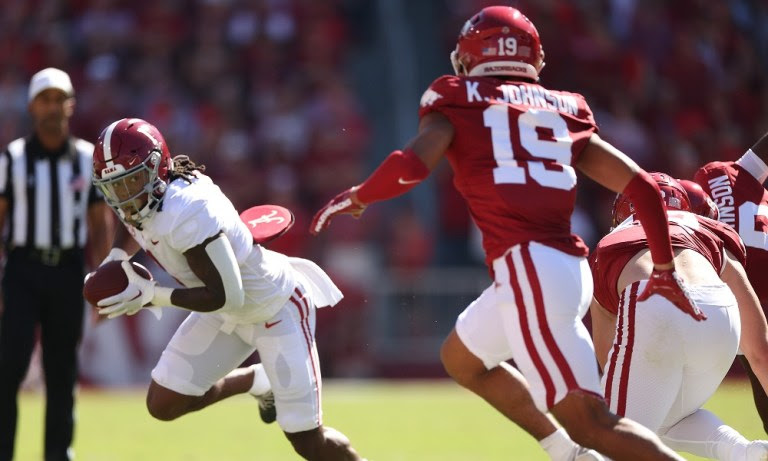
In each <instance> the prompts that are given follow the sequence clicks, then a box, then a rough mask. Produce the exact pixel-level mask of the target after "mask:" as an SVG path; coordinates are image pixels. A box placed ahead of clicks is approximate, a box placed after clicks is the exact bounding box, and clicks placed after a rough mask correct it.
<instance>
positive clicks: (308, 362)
mask: <svg viewBox="0 0 768 461" xmlns="http://www.w3.org/2000/svg"><path fill="white" fill-rule="evenodd" d="M93 162H94V163H93V182H94V184H95V185H96V186H98V187H99V188H100V189H101V190H102V191H103V192H104V197H105V200H106V201H107V203H108V204H109V205H110V206H112V208H113V209H114V210H115V212H116V213H117V215H118V216H119V217H120V220H121V221H122V222H123V224H124V226H119V228H120V230H119V231H118V235H117V236H116V239H115V248H113V249H112V251H111V253H110V255H109V257H108V258H107V259H106V260H105V261H104V262H107V261H111V260H124V262H123V264H122V267H123V270H125V272H126V274H127V276H128V280H129V284H128V287H127V288H126V289H125V290H124V291H123V292H122V293H120V294H117V295H115V296H111V297H108V298H105V299H103V300H101V301H100V302H99V303H98V304H99V306H100V311H99V312H100V313H101V314H103V315H107V316H109V317H110V318H113V317H116V316H120V315H123V314H128V315H133V314H135V313H136V312H138V311H139V310H140V309H142V308H143V307H147V306H174V307H179V308H182V309H187V310H190V311H192V313H191V314H190V315H189V316H188V317H187V318H186V319H185V320H184V322H183V323H182V324H181V326H180V327H179V329H178V330H177V331H176V333H175V334H174V336H173V338H171V340H170V342H169V343H168V346H167V347H166V348H165V350H164V351H163V353H162V356H161V357H160V360H159V362H158V363H157V366H155V368H154V369H153V370H152V382H151V384H150V385H149V390H148V392H147V409H148V410H149V413H150V414H151V415H152V416H153V417H155V418H157V419H160V420H163V421H170V420H173V419H176V418H178V417H180V416H182V415H184V414H187V413H189V412H191V411H195V410H200V409H201V408H204V407H206V406H208V405H211V404H213V403H215V402H218V401H219V400H222V399H224V398H227V397H229V396H232V395H235V394H241V393H246V392H250V393H251V394H252V395H254V396H257V398H260V399H261V401H260V408H262V409H266V410H269V408H268V407H269V403H270V402H271V398H274V405H275V407H276V412H277V415H276V419H277V422H278V424H279V425H280V427H281V428H282V429H283V431H284V432H285V435H286V437H287V438H288V440H289V441H290V442H291V444H292V445H293V448H294V449H295V450H296V452H297V453H298V454H299V455H301V456H302V457H304V458H305V459H315V460H326V459H328V460H330V459H334V460H357V459H360V457H359V456H358V455H357V453H356V452H355V450H354V449H353V448H352V447H351V446H350V443H349V440H348V439H347V438H346V437H345V436H344V435H343V434H341V433H340V432H338V431H336V430H334V429H332V428H329V427H324V426H323V424H322V409H321V407H320V390H321V377H320V365H319V363H318V357H317V350H316V348H315V339H314V329H315V309H316V307H322V306H329V305H334V304H336V303H337V302H338V301H339V300H340V299H341V297H342V295H341V292H340V291H339V290H338V288H336V286H335V285H334V284H333V282H332V281H331V280H330V278H329V277H328V276H327V275H326V274H325V272H323V270H322V269H320V268H319V267H318V266H317V265H316V264H314V263H313V262H311V261H308V260H305V259H299V258H289V257H287V256H285V255H282V254H280V253H276V252H273V251H270V250H268V249H266V248H263V247H262V246H260V245H257V244H254V243H253V237H252V236H251V234H250V232H249V230H248V228H247V226H246V225H245V224H244V223H243V222H242V221H241V220H240V217H239V215H238V213H237V211H236V210H235V208H234V206H233V205H232V203H231V202H230V201H229V199H227V197H226V196H225V195H224V194H223V193H222V192H221V190H220V189H219V188H218V186H216V185H215V184H214V183H213V182H212V181H211V179H210V178H209V177H207V176H205V175H204V174H202V171H203V170H204V167H203V166H199V165H196V164H195V163H194V162H192V161H191V160H190V159H189V158H187V157H185V156H177V157H175V158H173V159H172V158H171V155H170V153H169V150H168V147H167V145H166V143H165V140H164V139H163V136H162V134H161V133H160V132H159V131H158V130H157V128H155V127H154V126H153V125H151V124H149V123H147V122H146V121H144V120H140V119H121V120H118V121H116V122H114V123H112V124H110V125H109V126H108V127H106V128H105V129H104V131H103V132H102V133H101V135H100V136H99V139H98V144H97V147H96V150H95V152H94V156H93ZM131 237H132V238H131ZM140 248H141V249H143V250H144V251H146V252H147V253H148V254H149V255H150V256H151V257H152V258H153V259H154V260H155V261H157V263H158V264H159V265H160V266H162V267H163V268H164V269H165V270H166V271H167V272H168V273H169V274H170V275H172V276H173V277H174V278H175V279H176V280H178V281H179V282H180V283H181V284H182V285H183V286H184V287H185V288H170V287H162V286H158V285H157V284H156V282H155V281H153V280H146V279H144V278H142V277H141V276H139V275H138V274H136V273H135V272H134V271H133V269H132V267H131V265H130V264H129V263H128V262H127V260H128V259H129V258H130V257H131V255H133V254H134V253H136V252H137V251H138V250H139V249H140ZM256 350H258V351H259V355H260V357H261V361H262V363H261V364H258V365H254V366H251V367H247V368H238V367H239V366H240V365H241V364H242V363H243V361H244V360H246V359H247V358H248V357H249V356H250V355H251V354H252V353H253V352H254V351H256ZM272 393H273V394H272ZM267 413H268V412H267ZM270 416H271V417H270ZM262 419H265V421H267V422H270V420H273V419H274V415H269V414H265V413H262Z"/></svg>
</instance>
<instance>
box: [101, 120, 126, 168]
mask: <svg viewBox="0 0 768 461" xmlns="http://www.w3.org/2000/svg"><path fill="white" fill-rule="evenodd" d="M120 122H122V120H118V121H116V122H112V124H111V125H109V126H108V127H107V129H106V130H105V131H106V133H105V134H104V144H103V145H102V150H103V152H104V161H105V162H107V166H108V167H111V166H115V164H114V162H113V161H112V132H113V131H115V127H116V126H117V124H118V123H120Z"/></svg>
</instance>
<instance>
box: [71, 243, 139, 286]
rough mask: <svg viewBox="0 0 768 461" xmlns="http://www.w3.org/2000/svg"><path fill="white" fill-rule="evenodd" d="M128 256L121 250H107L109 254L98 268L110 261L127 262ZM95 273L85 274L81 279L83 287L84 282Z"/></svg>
mask: <svg viewBox="0 0 768 461" xmlns="http://www.w3.org/2000/svg"><path fill="white" fill-rule="evenodd" d="M129 259H131V258H130V256H128V253H126V252H125V250H123V249H122V248H112V249H111V250H109V254H108V255H107V257H106V258H104V261H102V262H101V264H99V267H101V266H103V265H104V264H106V263H108V262H110V261H128V260H129ZM95 272H96V271H93V272H88V273H87V274H85V279H83V285H85V282H87V281H88V279H89V278H91V277H93V274H94V273H95Z"/></svg>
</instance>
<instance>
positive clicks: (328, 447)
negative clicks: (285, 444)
mask: <svg viewBox="0 0 768 461" xmlns="http://www.w3.org/2000/svg"><path fill="white" fill-rule="evenodd" d="M285 436H286V437H288V440H289V441H290V442H291V445H292V446H293V449H294V451H296V453H297V454H298V455H299V456H301V457H302V458H304V459H309V460H313V459H319V458H325V457H327V456H328V455H329V454H336V455H337V456H338V455H341V454H344V453H347V454H348V453H349V452H350V451H351V444H350V442H349V439H348V438H347V436H345V435H344V434H342V433H341V432H339V431H337V430H336V429H333V428H332V427H323V426H320V427H318V428H316V429H312V430H309V431H303V432H286V433H285Z"/></svg>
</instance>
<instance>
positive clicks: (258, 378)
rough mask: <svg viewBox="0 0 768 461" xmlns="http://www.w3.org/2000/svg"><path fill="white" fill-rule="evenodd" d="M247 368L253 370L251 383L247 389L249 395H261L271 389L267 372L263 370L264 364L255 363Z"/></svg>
mask: <svg viewBox="0 0 768 461" xmlns="http://www.w3.org/2000/svg"><path fill="white" fill-rule="evenodd" d="M248 368H250V369H251V370H253V384H251V388H250V389H248V393H250V394H251V395H262V394H265V393H266V392H267V391H269V390H270V389H272V386H271V385H270V384H269V378H267V373H266V372H265V371H264V365H262V364H260V363H257V364H255V365H251V366H250V367H248Z"/></svg>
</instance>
